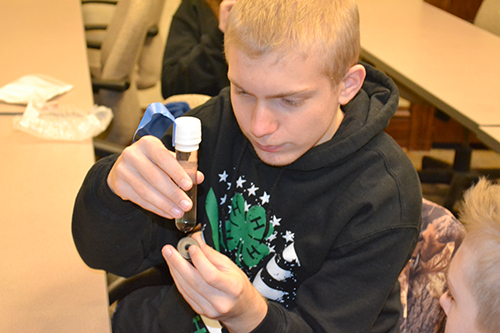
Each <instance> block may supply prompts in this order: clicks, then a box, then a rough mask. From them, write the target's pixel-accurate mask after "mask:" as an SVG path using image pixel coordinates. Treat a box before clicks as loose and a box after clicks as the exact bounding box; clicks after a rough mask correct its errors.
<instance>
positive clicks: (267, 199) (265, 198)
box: [259, 191, 271, 204]
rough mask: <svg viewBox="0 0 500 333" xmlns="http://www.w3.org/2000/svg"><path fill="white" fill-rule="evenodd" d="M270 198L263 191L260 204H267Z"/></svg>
mask: <svg viewBox="0 0 500 333" xmlns="http://www.w3.org/2000/svg"><path fill="white" fill-rule="evenodd" d="M270 197H271V196H270V195H269V194H267V193H266V192H265V191H264V194H263V195H262V196H261V197H260V198H259V199H260V200H261V201H262V204H265V203H269V198H270Z"/></svg>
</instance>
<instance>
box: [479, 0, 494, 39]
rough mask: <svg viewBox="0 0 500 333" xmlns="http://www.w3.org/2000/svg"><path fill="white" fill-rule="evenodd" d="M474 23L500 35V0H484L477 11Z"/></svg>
mask: <svg viewBox="0 0 500 333" xmlns="http://www.w3.org/2000/svg"><path fill="white" fill-rule="evenodd" d="M474 24H475V25H477V26H478V27H481V28H483V29H484V30H487V31H489V32H491V33H494V34H495V35H498V36H500V0H484V1H483V3H482V4H481V7H479V10H478V11H477V14H476V18H475V19H474Z"/></svg>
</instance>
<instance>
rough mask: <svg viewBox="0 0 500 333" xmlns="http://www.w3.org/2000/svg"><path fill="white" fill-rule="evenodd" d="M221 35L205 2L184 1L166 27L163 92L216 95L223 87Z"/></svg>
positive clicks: (167, 94)
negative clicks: (169, 24) (167, 27)
mask: <svg viewBox="0 0 500 333" xmlns="http://www.w3.org/2000/svg"><path fill="white" fill-rule="evenodd" d="M223 40H224V34H223V33H222V32H221V31H220V30H219V27H218V21H217V18H216V17H215V16H214V14H213V13H212V11H211V9H210V8H209V7H208V5H207V4H206V3H204V1H203V0H202V1H198V2H197V1H190V0H183V1H182V3H181V4H180V6H179V8H178V10H177V12H176V13H175V15H174V17H173V19H172V23H171V26H170V30H169V35H168V39H167V43H166V46H165V52H164V54H163V66H162V78H161V82H162V94H163V97H164V98H167V97H169V96H171V95H175V94H185V93H198V94H205V95H210V96H215V95H217V94H218V93H219V91H220V90H221V89H222V88H224V87H225V86H227V85H229V81H228V79H227V64H226V60H225V57H224V51H223Z"/></svg>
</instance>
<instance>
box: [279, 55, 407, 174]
mask: <svg viewBox="0 0 500 333" xmlns="http://www.w3.org/2000/svg"><path fill="white" fill-rule="evenodd" d="M363 66H365V68H366V79H365V82H364V84H363V86H362V88H361V90H360V91H359V92H358V94H357V95H356V96H355V97H354V98H353V99H352V100H351V101H350V102H349V103H348V104H346V105H344V106H343V107H342V111H343V112H344V119H343V121H342V124H341V125H340V127H339V129H338V130H337V132H336V133H335V135H334V136H333V138H332V139H331V140H330V141H328V142H325V143H323V144H321V145H319V146H316V147H313V148H311V149H310V150H309V151H308V152H307V153H305V154H304V155H303V156H301V157H300V158H299V159H298V160H297V161H295V162H294V163H292V164H290V165H289V166H287V167H285V168H287V169H290V170H314V169H319V168H322V167H324V166H326V165H330V164H334V163H337V162H338V161H340V160H343V159H345V158H348V157H349V156H350V155H352V154H353V153H355V152H356V151H358V150H359V149H361V148H362V147H364V146H365V145H366V144H368V142H370V141H371V140H372V139H373V138H374V137H375V136H377V135H380V134H381V133H383V131H384V129H385V128H386V127H387V126H388V125H389V121H390V120H391V118H392V116H393V115H394V113H395V112H396V110H397V108H398V103H399V92H398V88H397V87H396V85H395V84H394V82H393V81H392V80H391V79H390V78H389V77H388V76H386V75H385V74H384V73H382V72H380V71H379V70H377V69H375V68H373V67H372V66H370V65H366V64H363Z"/></svg>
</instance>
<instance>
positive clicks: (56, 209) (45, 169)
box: [0, 0, 110, 333]
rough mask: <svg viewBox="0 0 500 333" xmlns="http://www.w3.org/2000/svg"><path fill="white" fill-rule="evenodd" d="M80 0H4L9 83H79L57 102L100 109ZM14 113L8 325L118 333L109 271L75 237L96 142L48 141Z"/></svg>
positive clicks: (5, 118) (8, 142)
mask: <svg viewBox="0 0 500 333" xmlns="http://www.w3.org/2000/svg"><path fill="white" fill-rule="evenodd" d="M80 4H81V3H80V1H78V0H66V1H56V0H46V1H33V0H16V1H11V0H0V30H1V31H2V35H1V42H2V47H1V48H0V71H1V73H2V75H0V86H3V85H5V84H7V83H9V82H11V81H13V80H15V79H17V78H19V77H21V76H24V75H27V74H45V75H49V76H51V77H54V78H56V79H59V80H62V81H64V82H67V83H69V84H72V85H73V86H74V88H73V89H72V90H71V91H70V92H68V93H66V94H64V95H62V96H60V97H58V98H56V100H57V101H59V102H60V103H65V104H67V105H71V106H74V107H77V108H80V109H83V110H90V108H91V106H92V104H93V99H92V90H91V83H90V77H89V72H88V64H87V58H86V49H85V40H84V32H83V23H82V17H81V8H80ZM23 110H24V106H21V105H9V104H6V103H0V111H4V112H22V111H23ZM14 118H15V117H14V116H11V115H6V114H5V113H4V114H2V113H1V112H0V171H1V172H0V256H1V260H0V295H1V299H2V302H0V332H16V333H17V332H30V333H32V332H50V333H53V332H72V333H73V332H82V333H83V332H85V333H87V332H110V323H109V313H108V301H107V291H106V278H105V274H104V272H102V271H97V270H92V269H90V268H88V267H87V266H86V265H85V263H84V262H83V261H82V260H81V258H80V256H79V255H78V253H77V250H76V248H75V245H74V243H73V238H72V234H71V217H72V210H73V204H74V200H75V197H76V194H77V192H78V189H79V187H80V186H81V184H82V181H83V178H84V177H85V174H86V173H87V171H88V170H89V169H90V167H91V166H92V164H93V163H94V154H93V146H92V142H91V140H90V139H88V140H85V141H82V142H62V141H53V140H44V139H40V138H37V137H34V136H31V135H29V134H26V133H24V132H20V131H16V130H14V129H13V120H14Z"/></svg>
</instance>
